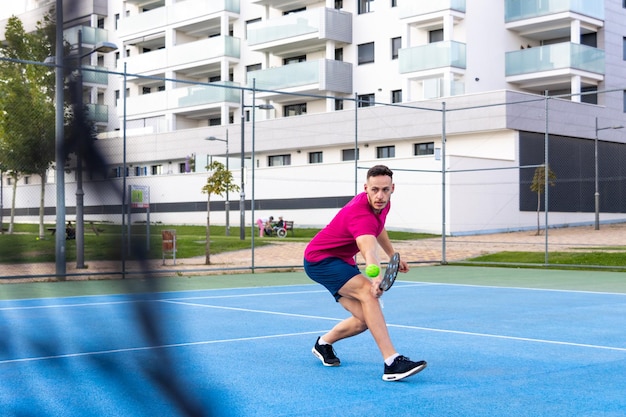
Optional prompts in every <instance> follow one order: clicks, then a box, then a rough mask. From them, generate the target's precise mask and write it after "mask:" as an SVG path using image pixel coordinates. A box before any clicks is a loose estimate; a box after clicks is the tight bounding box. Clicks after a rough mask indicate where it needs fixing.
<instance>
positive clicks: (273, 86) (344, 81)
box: [247, 59, 352, 93]
mask: <svg viewBox="0 0 626 417" xmlns="http://www.w3.org/2000/svg"><path fill="white" fill-rule="evenodd" d="M252 79H255V80H256V86H257V88H261V89H267V90H282V89H285V88H293V87H301V86H307V85H317V87H316V89H317V90H320V91H333V92H344V93H350V92H352V64H350V63H348V62H342V61H334V60H331V59H319V60H316V61H307V62H300V63H297V64H291V65H283V66H282V67H277V68H268V69H264V70H259V71H252V72H249V73H248V74H247V82H248V85H251V84H252Z"/></svg>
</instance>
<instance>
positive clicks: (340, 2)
mask: <svg viewBox="0 0 626 417" xmlns="http://www.w3.org/2000/svg"><path fill="white" fill-rule="evenodd" d="M341 9H343V0H335V10H341Z"/></svg>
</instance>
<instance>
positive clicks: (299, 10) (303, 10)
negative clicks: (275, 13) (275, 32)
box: [283, 7, 306, 16]
mask: <svg viewBox="0 0 626 417" xmlns="http://www.w3.org/2000/svg"><path fill="white" fill-rule="evenodd" d="M305 11H306V7H300V8H297V9H293V10H287V11H286V12H283V16H287V15H288V14H292V13H299V12H305Z"/></svg>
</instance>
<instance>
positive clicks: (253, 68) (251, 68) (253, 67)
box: [246, 64, 263, 72]
mask: <svg viewBox="0 0 626 417" xmlns="http://www.w3.org/2000/svg"><path fill="white" fill-rule="evenodd" d="M261 69H263V67H262V66H261V64H252V65H246V72H252V71H259V70H261Z"/></svg>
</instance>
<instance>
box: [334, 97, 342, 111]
mask: <svg viewBox="0 0 626 417" xmlns="http://www.w3.org/2000/svg"><path fill="white" fill-rule="evenodd" d="M335 110H343V100H342V99H340V98H336V99H335Z"/></svg>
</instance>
